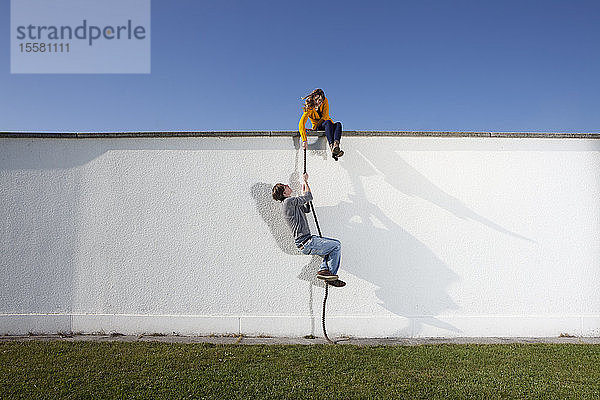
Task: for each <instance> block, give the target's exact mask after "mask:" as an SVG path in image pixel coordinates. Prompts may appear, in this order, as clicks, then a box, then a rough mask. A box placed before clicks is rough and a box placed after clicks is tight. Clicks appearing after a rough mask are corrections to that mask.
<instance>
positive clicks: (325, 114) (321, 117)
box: [298, 97, 332, 142]
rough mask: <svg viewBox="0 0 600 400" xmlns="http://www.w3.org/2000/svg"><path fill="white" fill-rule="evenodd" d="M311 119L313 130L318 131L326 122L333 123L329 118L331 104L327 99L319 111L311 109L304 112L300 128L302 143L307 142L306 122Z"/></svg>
mask: <svg viewBox="0 0 600 400" xmlns="http://www.w3.org/2000/svg"><path fill="white" fill-rule="evenodd" d="M308 118H310V122H312V129H316V128H317V126H319V125H320V124H321V123H322V122H324V121H327V120H329V121H331V120H332V119H331V118H329V102H328V101H327V97H326V98H325V99H324V100H323V103H321V106H320V107H319V109H318V110H315V109H314V108H311V109H309V110H308V111H304V114H302V118H300V124H299V125H298V127H299V128H300V136H301V137H302V141H303V142H306V128H305V127H304V125H306V120H307V119H308Z"/></svg>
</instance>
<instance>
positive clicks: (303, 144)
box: [302, 141, 308, 150]
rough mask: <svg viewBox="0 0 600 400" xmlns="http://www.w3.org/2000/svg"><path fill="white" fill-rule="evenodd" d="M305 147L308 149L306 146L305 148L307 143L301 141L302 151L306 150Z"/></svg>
mask: <svg viewBox="0 0 600 400" xmlns="http://www.w3.org/2000/svg"><path fill="white" fill-rule="evenodd" d="M307 147H308V146H307V143H306V142H305V141H302V148H303V149H304V150H306V149H307Z"/></svg>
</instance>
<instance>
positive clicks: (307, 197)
mask: <svg viewBox="0 0 600 400" xmlns="http://www.w3.org/2000/svg"><path fill="white" fill-rule="evenodd" d="M302 179H304V183H303V184H302V196H298V197H297V199H298V200H299V201H300V202H302V203H308V202H309V201H311V200H312V199H313V196H312V193H311V192H310V186H308V174H306V173H305V174H303V175H302ZM303 210H305V211H304V212H309V211H310V209H308V211H306V208H304V209H303Z"/></svg>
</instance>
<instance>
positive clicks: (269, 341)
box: [0, 334, 600, 346]
mask: <svg viewBox="0 0 600 400" xmlns="http://www.w3.org/2000/svg"><path fill="white" fill-rule="evenodd" d="M340 339H341V340H340ZM335 340H339V344H350V345H355V346H422V345H445V344H448V345H465V344H600V337H572V336H571V337H545V338H518V337H515V338H512V337H508V338H502V337H474V338H473V337H466V338H449V339H448V338H418V339H405V338H336V339H335ZM27 341H40V342H48V341H67V342H126V343H132V342H160V343H184V344H187V343H210V344H218V345H232V344H236V345H238V344H243V345H315V344H327V342H326V341H325V339H323V338H320V337H318V338H314V339H306V338H290V337H247V336H242V335H240V336H169V335H166V336H163V335H139V336H131V335H120V334H112V335H68V334H65V335H32V336H29V335H25V336H0V343H4V342H27Z"/></svg>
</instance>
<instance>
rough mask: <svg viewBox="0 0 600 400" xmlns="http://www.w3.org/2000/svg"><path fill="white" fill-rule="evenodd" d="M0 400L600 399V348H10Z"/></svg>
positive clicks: (5, 352) (3, 358) (1, 347)
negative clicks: (38, 399) (34, 399)
mask: <svg viewBox="0 0 600 400" xmlns="http://www.w3.org/2000/svg"><path fill="white" fill-rule="evenodd" d="M0 398H1V399H12V398H22V399H31V398H48V399H71V398H122V399H125V398H127V399H149V398H164V399H171V398H200V399H202V398H214V399H256V398H282V399H283V398H288V399H314V398H328V399H352V398H356V399H367V398H373V399H382V398H389V399H396V398H423V399H435V398H469V399H471V398H479V399H490V398H491V399H494V398H528V399H530V398H544V399H546V398H556V399H563V398H578V399H579V398H596V399H600V346H599V345H575V344H573V345H571V344H560V345H555V344H535V345H532V344H528V345H524V344H511V345H427V346H415V347H401V346H397V347H383V346H382V347H357V346H350V345H338V346H328V345H314V346H265V345H260V346H259V345H256V346H236V345H217V346H215V345H210V344H171V343H148V342H144V343H123V342H112V343H93V342H63V341H53V342H40V341H31V342H4V343H0Z"/></svg>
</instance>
